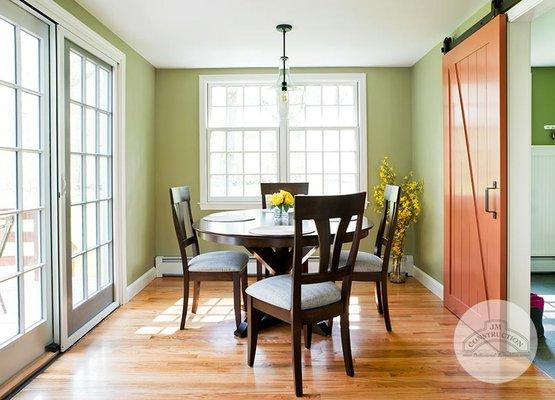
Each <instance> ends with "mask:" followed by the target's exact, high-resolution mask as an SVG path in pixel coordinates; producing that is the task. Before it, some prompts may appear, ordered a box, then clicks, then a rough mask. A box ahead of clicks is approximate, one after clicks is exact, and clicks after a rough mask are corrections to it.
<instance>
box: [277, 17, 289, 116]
mask: <svg viewBox="0 0 555 400" xmlns="http://www.w3.org/2000/svg"><path fill="white" fill-rule="evenodd" d="M276 29H277V30H278V32H281V33H282V34H283V55H282V56H281V57H280V63H279V70H278V72H279V74H278V79H277V85H276V86H277V90H278V98H279V110H280V113H281V114H282V115H283V114H287V112H288V108H289V91H290V90H291V88H292V85H291V73H290V71H289V62H288V61H289V58H288V57H287V56H286V55H285V34H286V33H287V32H290V31H291V29H293V27H292V26H291V25H289V24H280V25H278V26H276Z"/></svg>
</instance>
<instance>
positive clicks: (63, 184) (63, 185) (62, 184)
mask: <svg viewBox="0 0 555 400" xmlns="http://www.w3.org/2000/svg"><path fill="white" fill-rule="evenodd" d="M66 190H67V182H66V177H65V175H64V176H62V179H61V182H60V191H59V192H58V198H59V199H60V198H61V197H62V196H65V195H66Z"/></svg>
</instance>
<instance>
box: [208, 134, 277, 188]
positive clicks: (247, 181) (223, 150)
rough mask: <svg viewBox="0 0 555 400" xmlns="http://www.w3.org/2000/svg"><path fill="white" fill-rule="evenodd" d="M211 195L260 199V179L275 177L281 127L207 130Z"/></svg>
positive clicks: (262, 180) (261, 180) (274, 178)
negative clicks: (272, 128) (279, 128)
mask: <svg viewBox="0 0 555 400" xmlns="http://www.w3.org/2000/svg"><path fill="white" fill-rule="evenodd" d="M208 135H209V137H208V140H207V142H208V144H209V145H208V146H209V148H208V160H209V161H208V176H209V185H208V186H209V197H210V198H211V199H214V198H227V197H233V198H236V199H243V198H253V199H254V198H258V196H259V194H260V182H264V181H267V180H276V179H277V176H278V175H279V166H278V152H277V145H276V144H277V142H278V130H277V129H274V130H269V129H260V130H258V129H256V130H254V129H253V130H236V129H233V130H231V129H230V130H222V129H218V130H208Z"/></svg>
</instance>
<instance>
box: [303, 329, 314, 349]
mask: <svg viewBox="0 0 555 400" xmlns="http://www.w3.org/2000/svg"><path fill="white" fill-rule="evenodd" d="M311 345H312V324H306V325H305V326H304V347H306V348H307V349H310V346H311Z"/></svg>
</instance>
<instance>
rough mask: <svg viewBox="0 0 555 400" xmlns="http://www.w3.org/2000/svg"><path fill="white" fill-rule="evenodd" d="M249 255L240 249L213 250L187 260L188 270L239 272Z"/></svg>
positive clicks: (244, 265) (245, 264) (246, 262)
mask: <svg viewBox="0 0 555 400" xmlns="http://www.w3.org/2000/svg"><path fill="white" fill-rule="evenodd" d="M248 262H249V256H248V255H247V254H245V253H242V252H240V251H213V252H211V253H204V254H200V255H198V256H196V257H193V258H192V259H191V260H190V261H189V271H190V272H239V271H242V270H243V268H245V267H246V266H247V264H248Z"/></svg>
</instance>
